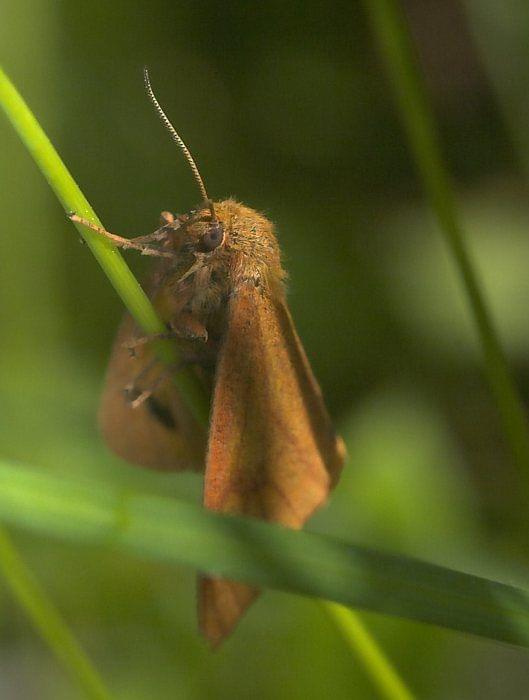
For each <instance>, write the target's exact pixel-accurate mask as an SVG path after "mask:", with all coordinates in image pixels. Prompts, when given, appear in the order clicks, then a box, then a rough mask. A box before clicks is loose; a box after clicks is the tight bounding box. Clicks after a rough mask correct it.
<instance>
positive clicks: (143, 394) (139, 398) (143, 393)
mask: <svg viewBox="0 0 529 700" xmlns="http://www.w3.org/2000/svg"><path fill="white" fill-rule="evenodd" d="M156 363H157V360H154V361H153V363H152V365H151V367H149V369H151V368H152V366H153V365H155V364H156ZM184 364H186V363H184V362H177V363H175V364H171V365H167V367H165V369H164V370H163V371H162V372H160V374H159V375H158V376H157V377H156V379H155V380H154V381H153V382H152V383H151V384H150V386H149V387H148V388H146V389H143V390H140V389H139V388H138V383H139V381H140V379H141V377H142V376H144V375H145V374H146V372H145V370H142V371H141V372H140V373H139V374H138V376H137V377H136V378H135V379H134V381H133V382H131V383H130V384H129V385H128V386H126V387H125V389H124V392H125V396H126V397H127V399H128V401H129V402H130V406H131V408H138V406H141V404H142V403H144V402H145V401H147V399H148V398H149V397H151V396H152V395H153V394H154V392H155V391H156V390H157V389H159V388H160V386H162V385H163V384H165V382H166V381H167V380H168V379H169V378H170V377H171V375H172V374H174V373H175V372H178V371H179V370H180V369H182V367H183V366H184Z"/></svg>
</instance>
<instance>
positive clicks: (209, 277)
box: [70, 71, 345, 646]
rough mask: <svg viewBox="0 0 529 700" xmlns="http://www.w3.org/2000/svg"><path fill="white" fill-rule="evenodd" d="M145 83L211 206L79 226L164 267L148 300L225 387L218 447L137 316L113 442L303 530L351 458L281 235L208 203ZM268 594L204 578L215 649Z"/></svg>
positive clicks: (114, 397)
mask: <svg viewBox="0 0 529 700" xmlns="http://www.w3.org/2000/svg"><path fill="white" fill-rule="evenodd" d="M145 83H146V88H147V92H148V94H149V96H150V98H151V100H152V102H153V104H154V106H155V108H156V110H157V111H158V114H159V115H160V117H161V119H162V121H163V122H164V124H165V125H166V127H167V128H168V130H169V132H170V134H171V136H172V138H173V139H174V140H175V141H176V142H177V143H178V145H179V146H180V148H181V149H182V151H183V153H184V155H185V157H186V159H187V160H188V162H189V164H190V166H191V168H192V170H193V173H194V176H195V179H196V180H197V183H198V185H199V187H200V191H201V195H202V200H203V202H202V204H201V205H200V206H199V207H198V208H197V209H196V210H195V211H192V212H191V213H189V214H186V215H182V216H173V215H172V214H169V213H167V212H164V213H163V214H162V226H161V228H159V229H158V230H157V231H155V232H154V233H153V234H151V235H148V236H143V237H140V238H135V239H126V238H121V237H120V236H116V235H114V234H110V233H108V232H107V231H105V230H103V229H98V228H96V227H95V226H93V225H92V224H90V223H89V222H87V221H85V220H84V219H81V218H80V217H78V216H77V215H76V214H71V215H70V218H71V219H72V220H73V221H76V222H79V223H82V224H84V225H86V226H89V227H90V228H94V229H95V230H97V231H98V232H99V233H101V234H102V235H105V236H107V237H109V238H111V240H113V242H114V243H116V244H117V245H118V246H122V247H123V248H131V247H132V248H136V249H139V250H140V251H141V252H142V253H144V254H148V255H152V256H155V257H158V258H159V259H158V260H157V263H156V265H155V267H154V270H153V273H152V280H153V282H152V284H151V285H150V289H149V290H148V291H149V292H150V296H151V299H152V302H153V304H154V306H155V308H156V309H157V311H158V313H159V314H160V316H161V317H162V318H163V319H164V321H165V322H166V324H167V333H166V334H165V336H166V337H169V338H171V339H173V341H174V342H175V343H176V344H177V345H178V349H179V351H180V355H181V356H182V358H183V361H184V362H186V363H189V364H191V366H192V367H193V371H195V372H196V373H197V374H198V375H199V377H200V379H201V380H202V381H203V382H204V385H205V387H206V388H210V387H211V388H212V402H211V410H210V421H209V433H208V436H207V440H205V439H204V434H203V431H200V430H197V424H196V422H195V420H194V419H193V417H192V416H191V413H190V412H189V410H188V409H187V407H186V404H185V402H184V400H183V399H182V398H181V397H180V396H179V395H178V391H177V389H176V386H175V385H174V384H173V383H172V382H171V381H169V380H170V373H171V369H169V371H168V368H166V367H163V366H162V365H161V364H160V363H159V362H158V361H157V360H156V358H155V356H154V353H153V348H152V343H151V342H150V341H151V340H152V339H151V338H148V337H143V338H142V337H137V335H138V331H137V328H136V326H135V324H134V322H133V320H132V318H131V317H130V316H126V317H125V320H124V321H123V323H122V325H121V328H120V330H119V332H118V336H117V339H116V342H115V345H114V349H113V352H112V356H111V359H110V363H109V367H108V371H107V378H106V385H105V389H104V393H103V397H102V401H101V408H100V414H99V420H100V425H101V430H102V433H103V436H104V438H105V440H106V442H107V443H108V445H109V446H110V447H111V448H112V449H113V450H114V451H115V452H116V453H117V454H118V455H120V456H121V457H123V458H124V459H125V460H128V461H130V462H134V463H137V464H141V465H143V466H147V467H151V468H161V469H173V470H180V469H202V468H204V467H205V478H204V505H205V507H206V508H210V509H212V510H215V511H219V512H222V513H227V514H237V515H243V516H250V517H256V518H261V519H263V520H267V521H271V522H275V523H280V524H282V525H284V526H286V527H291V528H301V527H302V526H303V524H304V523H305V522H306V520H307V519H308V518H309V517H310V516H311V514H312V513H313V512H314V511H315V510H316V509H317V508H318V507H319V506H321V505H322V504H323V503H325V502H326V500H327V498H328V496H329V492H330V490H331V489H332V488H333V486H334V485H335V484H336V482H337V479H338V477H339V474H340V471H341V468H342V465H343V461H344V456H345V450H344V446H343V442H342V440H341V439H340V438H339V437H338V436H337V435H336V434H335V432H334V430H333V427H332V424H331V421H330V418H329V415H328V413H327V410H326V408H325V405H324V403H323V399H322V395H321V392H320V388H319V386H318V384H317V382H316V380H315V378H314V376H313V374H312V371H311V369H310V366H309V363H308V360H307V357H306V355H305V352H304V350H303V347H302V345H301V343H300V340H299V338H298V335H297V333H296V330H295V328H294V325H293V323H292V318H291V316H290V312H289V310H288V306H287V302H286V297H285V278H286V273H285V271H284V270H283V268H282V265H281V258H280V251H279V246H278V243H277V239H276V236H275V233H274V227H273V225H272V224H271V223H270V221H268V219H266V218H265V217H264V216H262V215H261V214H258V213H257V212H256V211H254V210H253V209H250V208H249V207H246V206H244V205H243V204H240V203H238V202H236V201H235V200H232V199H228V200H224V201H219V202H213V201H211V200H210V199H209V197H208V195H207V192H206V189H205V187H204V184H203V182H202V179H201V177H200V174H199V172H198V169H197V167H196V165H195V162H194V160H193V158H192V156H191V154H190V153H189V151H188V149H187V148H186V146H185V144H184V143H183V142H182V140H181V138H180V137H179V136H178V134H177V133H176V131H175V130H174V128H173V127H172V125H171V124H170V122H169V120H168V119H167V117H166V116H165V114H164V112H163V110H162V109H161V107H160V105H159V104H158V101H157V100H156V98H155V96H154V94H153V92H152V89H151V86H150V82H149V77H148V74H147V71H145ZM172 371H175V369H174V368H173V369H172ZM257 594H258V591H257V590H256V589H255V588H252V587H250V586H248V585H246V584H243V583H238V582H234V581H228V580H225V579H221V578H213V577H210V576H206V575H204V576H200V577H199V582H198V616H199V626H200V629H201V631H202V633H203V634H204V635H205V637H206V639H207V640H208V641H209V642H210V644H211V645H212V646H215V645H217V644H218V643H219V642H221V641H222V640H223V639H224V638H225V637H226V636H227V635H228V634H229V633H230V632H231V631H232V630H233V628H234V626H235V625H236V624H237V622H238V620H239V619H240V617H241V615H242V614H243V613H244V611H245V609H246V608H247V607H248V605H249V604H250V603H251V602H252V601H253V599H254V598H255V597H256V595H257Z"/></svg>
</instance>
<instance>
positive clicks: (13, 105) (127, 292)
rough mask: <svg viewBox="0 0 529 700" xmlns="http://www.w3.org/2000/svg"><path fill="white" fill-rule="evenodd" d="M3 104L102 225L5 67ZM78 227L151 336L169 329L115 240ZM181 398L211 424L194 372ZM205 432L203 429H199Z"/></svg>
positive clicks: (68, 201) (162, 346)
mask: <svg viewBox="0 0 529 700" xmlns="http://www.w3.org/2000/svg"><path fill="white" fill-rule="evenodd" d="M0 106H1V107H2V109H3V110H4V112H5V114H6V116H7V118H8V119H9V121H10V122H11V124H12V125H13V128H14V129H15V131H16V132H17V133H18V135H19V136H20V138H21V139H22V142H23V143H24V145H25V146H26V147H27V149H28V150H29V152H30V153H31V155H32V156H33V159H34V160H35V162H36V164H37V165H38V167H39V169H40V170H41V172H42V174H43V175H44V177H45V178H46V180H47V181H48V183H49V184H50V187H51V188H52V190H53V191H54V192H55V194H56V195H57V197H58V199H59V201H60V202H61V204H62V206H63V207H64V210H65V211H66V212H70V211H75V212H76V213H77V214H79V215H80V216H82V217H83V218H85V219H88V220H89V221H92V222H93V223H95V224H98V225H101V222H100V221H99V219H98V217H97V216H96V214H95V213H94V211H93V209H92V207H91V206H90V204H89V203H88V201H87V199H86V198H85V196H84V195H83V193H82V192H81V190H80V189H79V187H78V185H77V184H76V182H75V181H74V179H73V178H72V176H71V174H70V172H69V171H68V169H67V168H66V166H65V165H64V163H63V162H62V160H61V158H60V157H59V155H58V153H57V151H56V150H55V149H54V147H53V145H52V143H51V142H50V140H49V139H48V137H47V136H46V134H45V133H44V131H43V130H42V128H41V126H40V124H39V123H38V122H37V120H36V119H35V117H34V115H33V114H32V112H31V111H30V109H29V107H28V106H27V104H26V103H25V102H24V100H23V99H22V97H21V95H20V94H19V93H18V92H17V90H16V88H15V86H14V85H13V83H11V81H10V80H9V78H8V77H7V75H6V74H5V73H4V72H3V70H2V69H1V67H0ZM77 229H78V231H79V233H80V234H81V236H82V237H83V238H84V240H85V241H86V242H87V244H88V246H89V247H90V249H91V250H92V252H93V254H94V255H95V257H96V259H97V261H98V262H99V264H100V265H101V267H102V268H103V270H104V272H105V274H106V275H107V277H108V278H109V280H110V282H111V283H112V285H113V287H114V289H115V290H116V291H117V293H118V294H119V296H120V297H121V299H122V300H123V303H124V304H125V306H126V307H127V309H128V310H129V311H130V313H131V314H132V315H133V316H134V318H135V319H136V321H137V322H138V324H139V325H140V327H141V328H142V329H143V330H144V331H145V333H147V334H152V335H154V334H156V333H163V332H164V331H166V330H167V329H166V328H165V326H164V324H163V322H162V321H161V319H159V318H158V315H157V314H156V312H155V310H154V308H153V306H152V304H151V303H150V301H149V299H148V298H147V296H146V294H145V292H144V291H143V289H142V288H141V287H140V285H139V284H138V282H137V280H136V278H135V277H134V275H133V274H132V272H131V271H130V269H129V267H128V266H127V264H126V263H125V261H124V260H123V258H122V256H121V255H120V253H119V251H118V250H116V248H115V247H114V246H113V245H111V244H110V242H109V241H108V240H107V239H105V238H103V237H102V236H99V235H98V234H96V233H94V232H93V231H91V230H89V229H87V228H85V227H84V226H77ZM156 349H157V352H158V353H159V354H160V357H161V359H162V360H164V361H166V362H168V363H175V362H177V360H178V358H177V357H176V354H175V353H176V350H175V347H174V343H167V342H166V343H163V342H160V343H157V344H156ZM174 381H175V383H176V384H177V386H178V390H179V392H180V394H181V396H182V397H183V398H184V400H185V401H186V403H187V404H188V406H189V408H190V410H191V412H192V413H193V415H194V416H195V418H196V419H197V421H198V423H199V424H201V425H203V424H207V420H208V415H209V398H208V396H207V395H206V394H205V392H204V390H203V388H202V385H201V384H200V382H199V381H198V379H197V377H196V376H195V374H194V373H193V372H191V371H190V370H187V369H182V370H181V371H179V372H178V373H177V374H175V376H174ZM199 429H200V428H199Z"/></svg>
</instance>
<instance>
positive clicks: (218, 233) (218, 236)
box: [202, 222, 224, 251]
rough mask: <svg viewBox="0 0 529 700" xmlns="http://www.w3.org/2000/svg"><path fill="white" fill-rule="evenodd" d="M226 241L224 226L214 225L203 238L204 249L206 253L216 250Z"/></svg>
mask: <svg viewBox="0 0 529 700" xmlns="http://www.w3.org/2000/svg"><path fill="white" fill-rule="evenodd" d="M223 241H224V230H223V228H222V224H220V223H218V222H217V223H215V224H212V225H211V226H210V227H209V228H208V230H207V231H206V233H205V234H204V235H203V236H202V248H203V249H204V250H206V251H210V250H215V248H217V247H218V246H219V245H220V244H221V243H223Z"/></svg>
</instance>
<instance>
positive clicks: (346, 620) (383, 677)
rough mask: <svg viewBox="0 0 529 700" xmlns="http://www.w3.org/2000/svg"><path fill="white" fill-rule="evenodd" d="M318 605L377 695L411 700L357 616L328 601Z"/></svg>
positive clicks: (411, 697)
mask: <svg viewBox="0 0 529 700" xmlns="http://www.w3.org/2000/svg"><path fill="white" fill-rule="evenodd" d="M322 606H323V609H324V610H325V612H326V613H327V614H328V615H329V616H330V617H331V618H332V619H333V620H334V622H335V624H336V627H337V628H338V629H339V631H340V633H341V635H342V636H343V638H344V639H345V641H346V643H347V644H348V645H349V647H350V648H351V651H352V652H353V653H354V654H357V655H358V657H359V658H360V660H361V662H362V663H363V665H364V667H365V668H366V670H367V672H368V674H369V676H370V677H371V679H372V680H373V683H374V684H375V686H376V687H377V688H378V690H379V693H380V695H381V697H384V698H387V700H413V698H414V695H413V694H412V692H411V691H410V690H409V689H408V688H407V687H406V685H405V683H404V681H403V680H402V678H400V676H399V674H398V673H397V671H396V669H395V668H394V667H393V666H392V664H391V663H390V662H389V660H388V659H387V658H386V656H385V654H384V653H383V652H382V650H381V649H380V647H379V645H378V644H377V642H376V641H375V639H374V637H373V635H372V634H371V633H370V632H369V630H368V629H367V627H366V626H365V625H364V623H363V622H362V619H361V617H360V615H359V614H358V613H357V612H355V611H354V610H350V609H349V608H345V607H344V606H343V605H338V604H337V603H331V602H330V601H322Z"/></svg>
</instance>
